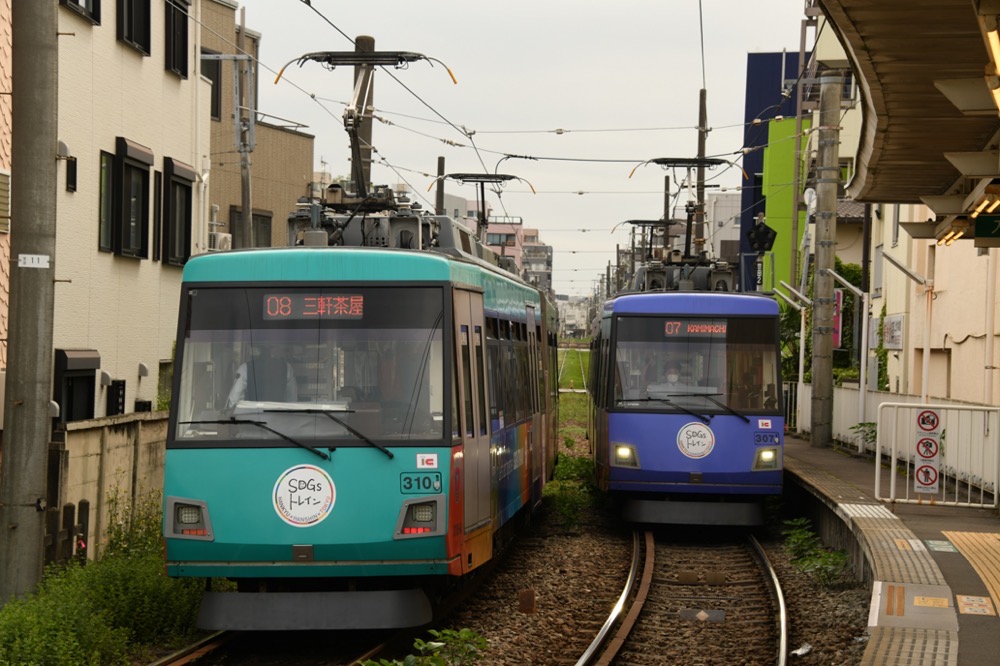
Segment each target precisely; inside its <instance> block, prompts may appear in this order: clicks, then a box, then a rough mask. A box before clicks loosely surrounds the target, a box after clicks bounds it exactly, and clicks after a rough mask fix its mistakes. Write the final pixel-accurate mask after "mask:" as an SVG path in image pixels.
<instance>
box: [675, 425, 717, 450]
mask: <svg viewBox="0 0 1000 666" xmlns="http://www.w3.org/2000/svg"><path fill="white" fill-rule="evenodd" d="M677 448H678V449H680V450H681V453H683V454H684V455H685V456H687V457H688V458H694V459H698V458H704V457H705V456H707V455H708V454H709V453H711V452H712V449H714V448H715V434H714V433H713V432H712V430H711V429H710V428H709V427H708V426H706V425H705V424H703V423H698V422H696V421H692V422H691V423H688V424H687V425H684V426H681V429H680V430H679V431H678V432H677Z"/></svg>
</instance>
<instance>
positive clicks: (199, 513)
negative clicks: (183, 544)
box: [164, 497, 215, 541]
mask: <svg viewBox="0 0 1000 666" xmlns="http://www.w3.org/2000/svg"><path fill="white" fill-rule="evenodd" d="M165 518H166V521H165V524H164V535H165V536H168V537H172V538H177V539H199V540H204V541H211V540H213V539H214V538H215V537H214V535H213V532H212V520H211V518H210V517H209V512H208V505H207V504H206V503H205V502H203V501H201V500H195V499H186V498H184V499H182V498H179V497H168V498H167V512H166V514H165Z"/></svg>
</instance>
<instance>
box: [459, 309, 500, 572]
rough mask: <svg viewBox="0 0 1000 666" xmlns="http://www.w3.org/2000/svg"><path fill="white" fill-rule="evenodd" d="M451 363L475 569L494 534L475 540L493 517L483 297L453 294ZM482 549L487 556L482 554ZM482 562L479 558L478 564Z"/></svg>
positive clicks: (468, 563)
mask: <svg viewBox="0 0 1000 666" xmlns="http://www.w3.org/2000/svg"><path fill="white" fill-rule="evenodd" d="M455 340H456V346H455V351H456V353H455V357H456V358H455V363H456V369H457V371H458V372H457V375H458V392H459V419H460V420H459V422H460V426H461V429H462V443H463V448H464V469H465V532H466V535H467V537H471V539H474V540H475V541H476V542H477V543H476V544H470V545H472V546H473V552H472V553H470V554H469V557H470V558H471V561H470V560H467V561H466V563H465V564H466V566H467V567H468V568H473V567H475V566H477V565H478V564H481V563H482V561H485V560H486V559H489V557H490V555H491V552H492V547H491V544H492V535H491V534H490V533H489V530H486V531H485V532H486V534H485V536H486V538H485V539H476V538H475V535H470V532H475V531H477V530H480V529H482V528H484V527H488V526H489V524H490V519H491V518H492V515H493V511H492V504H491V498H492V489H491V478H492V475H491V474H490V462H491V461H490V433H489V415H488V414H487V413H486V404H487V400H486V398H487V396H486V382H485V369H486V332H485V319H484V317H483V295H482V294H481V293H476V292H472V291H466V290H464V289H456V290H455ZM483 548H486V549H487V550H486V551H483ZM481 558H482V559H481Z"/></svg>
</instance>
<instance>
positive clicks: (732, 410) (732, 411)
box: [699, 393, 750, 423]
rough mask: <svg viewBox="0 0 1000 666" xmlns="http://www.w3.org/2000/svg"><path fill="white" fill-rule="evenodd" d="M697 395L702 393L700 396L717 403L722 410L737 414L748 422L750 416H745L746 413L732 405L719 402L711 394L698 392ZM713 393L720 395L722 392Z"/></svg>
mask: <svg viewBox="0 0 1000 666" xmlns="http://www.w3.org/2000/svg"><path fill="white" fill-rule="evenodd" d="M699 395H702V397H705V398H708V399H709V400H711V401H712V402H714V403H715V404H717V405H718V406H719V407H722V408H723V409H724V410H726V411H727V412H729V413H730V414H732V415H733V416H738V417H740V418H741V419H743V420H744V421H746V422H747V423H750V417H749V416H747V415H746V414H740V413H739V412H738V411H736V410H735V409H733V408H732V407H730V406H729V405H727V404H726V403H724V402H721V401H719V400H716V399H715V398H713V397H712V394H709V393H705V394H699ZM714 395H722V394H721V393H716V394H714Z"/></svg>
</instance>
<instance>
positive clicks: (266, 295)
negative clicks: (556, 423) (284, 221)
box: [173, 286, 445, 446]
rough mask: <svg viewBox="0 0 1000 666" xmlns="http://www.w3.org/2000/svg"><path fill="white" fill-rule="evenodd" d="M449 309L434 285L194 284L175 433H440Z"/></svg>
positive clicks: (303, 437) (218, 436) (181, 437)
mask: <svg viewBox="0 0 1000 666" xmlns="http://www.w3.org/2000/svg"><path fill="white" fill-rule="evenodd" d="M443 319H444V292H443V290H442V289H441V288H437V287H411V288H405V287H398V286H395V287H356V288H348V287H344V288H341V287H323V288H284V287H280V286H278V287H268V288H222V287H218V288H213V287H210V288H191V289H189V290H188V292H187V299H186V324H185V330H184V331H183V335H182V337H181V339H180V340H179V348H178V350H177V353H178V356H179V357H180V360H181V362H180V368H179V371H180V378H179V381H178V382H177V387H178V388H177V389H176V390H177V395H176V396H175V400H174V401H173V405H174V410H173V411H174V418H175V419H176V421H175V422H174V424H173V426H174V438H173V439H174V441H175V442H177V443H178V444H182V443H190V444H194V443H195V442H202V443H203V444H205V445H209V446H220V445H225V442H230V443H232V444H233V445H241V442H245V441H246V440H264V441H265V442H272V443H275V444H278V445H284V444H282V440H283V439H284V438H286V437H287V438H292V439H294V440H295V441H296V442H305V443H306V444H308V445H309V446H321V445H322V444H321V442H318V441H316V440H323V441H326V440H330V439H336V440H343V441H338V442H337V444H336V445H337V446H345V445H346V446H349V445H351V443H350V441H354V442H355V443H356V444H358V445H362V446H363V445H364V444H363V443H358V440H359V437H358V435H359V434H360V435H362V436H363V437H364V438H367V439H370V440H378V439H389V440H394V441H397V442H398V441H406V440H421V441H426V440H428V439H441V438H442V437H443V435H444V418H443V416H444V407H443V404H444V403H443V400H444V395H445V390H444V389H445V386H444V352H443V339H444V328H443ZM352 430H353V431H354V432H352Z"/></svg>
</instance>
